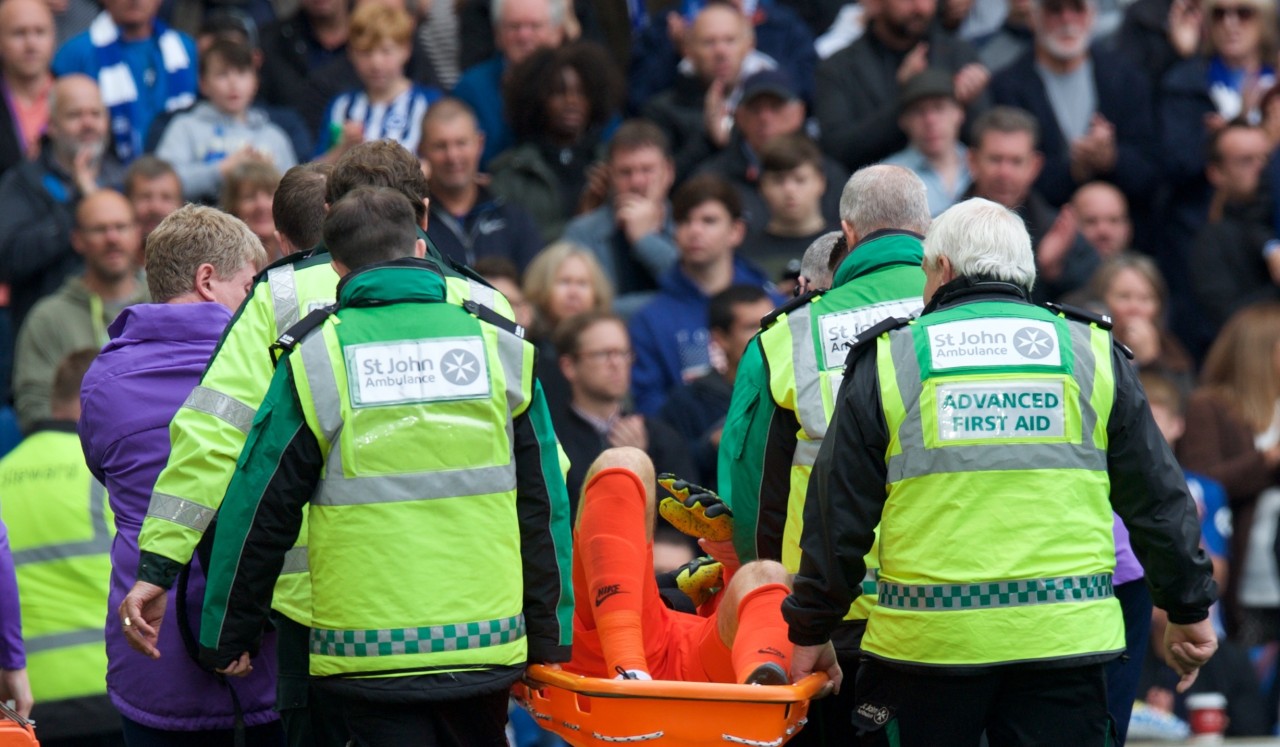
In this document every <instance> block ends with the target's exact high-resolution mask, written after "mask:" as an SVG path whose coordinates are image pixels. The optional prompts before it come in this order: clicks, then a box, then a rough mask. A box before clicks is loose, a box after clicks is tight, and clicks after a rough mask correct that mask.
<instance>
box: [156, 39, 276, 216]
mask: <svg viewBox="0 0 1280 747" xmlns="http://www.w3.org/2000/svg"><path fill="white" fill-rule="evenodd" d="M257 91H258V73H257V70H256V68H255V67H254V64H253V52H252V50H250V49H249V47H248V46H246V45H244V44H242V43H240V42H236V41H231V40H227V39H219V40H218V41H215V42H214V43H213V44H212V45H211V46H210V47H209V49H208V50H207V51H206V52H205V53H204V54H202V55H201V56H200V93H201V94H202V95H203V96H204V97H205V100H204V101H201V102H200V103H198V104H196V105H195V106H194V107H192V108H191V110H190V111H188V112H184V113H182V114H179V115H177V116H175V117H174V118H173V120H172V121H171V122H170V123H169V125H168V126H167V127H165V130H164V135H162V136H161V137H160V144H159V145H158V146H157V147H156V155H157V156H159V157H160V158H162V159H164V160H165V161H168V162H169V163H170V164H172V165H173V168H174V170H176V171H177V172H178V178H180V179H181V180H182V194H183V197H184V198H186V199H187V200H191V201H193V202H212V201H214V200H215V199H216V198H217V196H218V193H219V191H220V190H221V188H222V182H223V179H224V178H225V177H226V175H227V174H228V173H230V171H231V170H232V169H233V168H235V167H236V166H237V165H239V164H241V163H243V162H245V161H247V160H250V159H258V160H264V161H267V162H269V163H271V164H272V165H274V166H275V167H276V169H277V170H278V171H282V172H283V171H285V170H287V169H289V168H291V167H293V166H294V165H295V164H296V163H297V162H298V158H297V155H296V154H295V153H294V152H293V144H292V143H291V142H290V140H289V137H288V135H286V134H285V133H284V130H281V129H280V128H279V127H277V126H276V125H274V124H272V123H271V121H270V120H269V119H268V118H267V115H266V114H265V113H264V112H262V111H261V110H260V109H255V108H253V107H252V104H253V97H254V95H255V94H256V93H257Z"/></svg>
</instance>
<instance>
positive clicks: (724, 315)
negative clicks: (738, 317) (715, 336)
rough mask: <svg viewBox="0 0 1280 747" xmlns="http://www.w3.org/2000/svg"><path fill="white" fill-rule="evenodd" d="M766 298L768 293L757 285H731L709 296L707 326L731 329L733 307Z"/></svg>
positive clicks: (767, 298) (723, 330)
mask: <svg viewBox="0 0 1280 747" xmlns="http://www.w3.org/2000/svg"><path fill="white" fill-rule="evenodd" d="M768 300H769V294H768V293H765V292H764V289H763V288H761V287H760V286H758V285H731V286H729V287H728V288H725V289H724V290H722V291H720V292H719V293H717V294H715V295H714V296H712V297H711V303H710V304H709V305H708V306H707V327H708V328H710V329H718V330H720V331H721V332H728V331H729V330H731V329H733V307H735V306H740V305H742V304H748V303H757V302H759V301H768Z"/></svg>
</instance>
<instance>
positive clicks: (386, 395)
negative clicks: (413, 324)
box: [345, 337, 489, 407]
mask: <svg viewBox="0 0 1280 747" xmlns="http://www.w3.org/2000/svg"><path fill="white" fill-rule="evenodd" d="M345 352H346V357H347V382H348V386H349V388H350V391H351V403H352V405H353V406H354V407H369V406H372V405H392V404H406V403H413V402H437V401H444V400H455V399H479V398H481V397H488V396H489V368H488V364H487V362H486V360H485V347H484V341H483V340H482V339H481V338H480V337H458V338H452V339H445V340H402V341H399V342H377V343H367V344H364V345H352V346H350V347H348V348H346V349H345Z"/></svg>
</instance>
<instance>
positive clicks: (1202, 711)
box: [1187, 693, 1227, 742]
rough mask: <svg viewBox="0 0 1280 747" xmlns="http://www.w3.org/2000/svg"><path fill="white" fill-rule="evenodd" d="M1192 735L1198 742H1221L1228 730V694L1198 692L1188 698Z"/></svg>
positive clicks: (1188, 713)
mask: <svg viewBox="0 0 1280 747" xmlns="http://www.w3.org/2000/svg"><path fill="white" fill-rule="evenodd" d="M1187 715H1188V716H1189V720H1190V721H1191V736H1192V739H1194V740H1195V741H1196V742H1220V741H1222V735H1223V734H1224V733H1226V731H1227V696H1225V695H1223V694H1222V693H1197V694H1195V695H1192V696H1190V697H1188V698H1187Z"/></svg>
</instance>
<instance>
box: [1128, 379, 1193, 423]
mask: <svg viewBox="0 0 1280 747" xmlns="http://www.w3.org/2000/svg"><path fill="white" fill-rule="evenodd" d="M1138 381H1139V382H1140V383H1141V384H1142V389H1143V391H1144V392H1146V395H1147V402H1148V403H1149V404H1151V405H1159V406H1161V407H1167V408H1169V409H1170V410H1172V411H1173V413H1174V414H1175V415H1182V414H1184V413H1185V411H1186V409H1187V403H1186V396H1185V395H1184V394H1183V392H1182V388H1181V387H1179V386H1178V382H1177V381H1175V380H1174V379H1173V378H1172V377H1171V376H1169V375H1168V374H1166V373H1163V372H1161V371H1156V370H1152V369H1148V370H1144V371H1142V372H1140V373H1139V374H1138Z"/></svg>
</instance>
